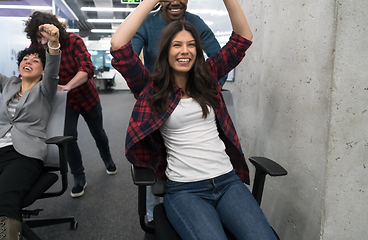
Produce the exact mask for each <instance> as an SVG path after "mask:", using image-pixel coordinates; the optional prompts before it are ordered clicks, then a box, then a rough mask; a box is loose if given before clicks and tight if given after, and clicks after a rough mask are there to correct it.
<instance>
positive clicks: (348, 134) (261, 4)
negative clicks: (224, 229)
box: [225, 0, 368, 240]
mask: <svg viewBox="0 0 368 240" xmlns="http://www.w3.org/2000/svg"><path fill="white" fill-rule="evenodd" d="M239 2H240V4H241V6H242V8H243V10H244V12H245V13H246V15H247V18H248V20H249V23H250V25H251V28H252V30H253V33H254V44H253V45H252V47H251V48H250V49H249V51H248V53H247V54H248V55H247V57H246V59H244V60H243V62H242V63H241V64H240V65H239V66H238V67H237V69H236V70H235V81H234V82H229V83H226V85H225V88H227V89H230V90H231V91H232V92H233V96H234V101H235V107H236V111H237V126H238V127H237V128H238V133H239V137H240V140H241V144H242V147H243V150H244V152H245V155H246V157H250V156H254V155H262V156H266V157H270V158H273V159H275V160H276V161H277V162H279V163H280V164H282V165H283V166H284V167H285V168H286V169H287V170H288V172H289V174H288V176H286V177H279V178H275V179H268V181H267V183H266V187H265V193H264V199H263V203H262V208H263V210H264V212H265V214H266V216H267V218H268V219H269V221H270V223H271V225H272V226H273V227H274V228H275V229H276V230H277V232H278V233H279V235H280V237H281V239H283V240H289V239H290V240H304V239H305V240H316V239H326V240H330V239H354V240H363V239H364V240H365V239H367V236H368V228H367V227H366V224H367V223H368V187H367V186H368V177H367V175H368V160H367V156H368V142H367V136H368V134H367V126H368V119H367V116H368V111H367V108H368V83H367V78H368V60H367V58H368V45H367V39H368V30H367V28H368V26H367V23H368V17H366V15H365V13H366V12H367V10H368V1H365V0H349V1H348V0H339V1H332V0H322V1H314V0H301V1H295V0H279V1H271V0H262V1H259V0H239Z"/></svg>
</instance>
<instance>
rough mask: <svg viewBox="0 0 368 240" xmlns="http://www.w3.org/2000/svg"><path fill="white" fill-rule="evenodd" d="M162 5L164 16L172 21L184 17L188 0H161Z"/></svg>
mask: <svg viewBox="0 0 368 240" xmlns="http://www.w3.org/2000/svg"><path fill="white" fill-rule="evenodd" d="M160 4H161V6H162V18H163V19H164V20H165V21H166V22H167V23H170V22H172V21H177V20H180V19H182V18H183V16H184V14H185V11H186V10H187V4H188V0H171V1H165V2H160Z"/></svg>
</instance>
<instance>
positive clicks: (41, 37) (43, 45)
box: [37, 31, 49, 49]
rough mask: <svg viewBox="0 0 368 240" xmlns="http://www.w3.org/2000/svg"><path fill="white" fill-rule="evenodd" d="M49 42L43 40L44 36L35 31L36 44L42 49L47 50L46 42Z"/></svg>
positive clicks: (45, 39)
mask: <svg viewBox="0 0 368 240" xmlns="http://www.w3.org/2000/svg"><path fill="white" fill-rule="evenodd" d="M48 41H49V40H48V39H47V38H45V37H44V36H42V34H41V32H40V31H37V42H38V43H39V44H40V45H41V46H42V47H43V48H44V49H46V48H47V42H48Z"/></svg>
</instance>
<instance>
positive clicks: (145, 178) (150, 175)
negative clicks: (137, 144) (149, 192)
mask: <svg viewBox="0 0 368 240" xmlns="http://www.w3.org/2000/svg"><path fill="white" fill-rule="evenodd" d="M131 172H132V178H133V183H134V184H135V185H137V186H148V185H153V184H155V182H156V176H155V172H154V171H153V170H152V169H151V168H146V167H137V166H134V165H132V168H131Z"/></svg>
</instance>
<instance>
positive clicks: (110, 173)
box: [106, 169, 118, 175]
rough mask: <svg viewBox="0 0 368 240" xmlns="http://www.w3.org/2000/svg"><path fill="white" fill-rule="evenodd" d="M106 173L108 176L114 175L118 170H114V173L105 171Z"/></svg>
mask: <svg viewBox="0 0 368 240" xmlns="http://www.w3.org/2000/svg"><path fill="white" fill-rule="evenodd" d="M106 172H107V174H109V175H114V174H116V173H117V172H118V170H117V169H116V170H115V171H113V172H110V171H109V170H106Z"/></svg>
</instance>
